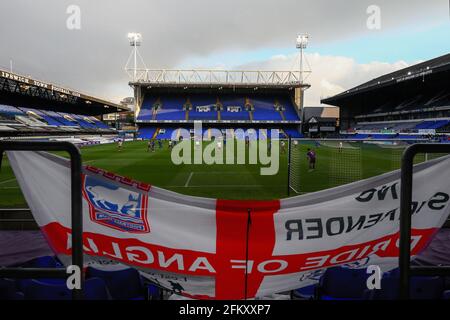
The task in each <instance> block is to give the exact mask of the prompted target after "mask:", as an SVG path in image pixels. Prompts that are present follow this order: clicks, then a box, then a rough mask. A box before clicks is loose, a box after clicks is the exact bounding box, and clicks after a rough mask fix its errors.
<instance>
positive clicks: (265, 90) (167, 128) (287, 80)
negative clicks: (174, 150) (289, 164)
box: [130, 70, 309, 139]
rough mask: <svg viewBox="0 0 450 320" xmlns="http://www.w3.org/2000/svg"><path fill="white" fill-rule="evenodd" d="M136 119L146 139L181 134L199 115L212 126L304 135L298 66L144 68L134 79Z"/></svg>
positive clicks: (302, 87)
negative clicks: (294, 69) (278, 68)
mask: <svg viewBox="0 0 450 320" xmlns="http://www.w3.org/2000/svg"><path fill="white" fill-rule="evenodd" d="M130 86H132V87H133V89H134V93H135V102H136V116H135V117H136V124H137V126H138V137H139V138H142V139H170V138H172V137H175V138H176V137H177V136H178V135H179V132H180V131H181V130H180V128H184V129H188V130H190V131H191V132H193V129H194V123H195V122H198V121H201V122H202V125H203V130H204V132H205V133H204V134H206V135H208V132H211V129H219V130H221V131H222V132H223V133H225V131H226V130H232V131H233V132H234V130H235V129H243V130H248V129H250V128H251V129H256V132H255V135H257V134H258V129H280V136H281V137H288V136H291V137H296V138H298V137H301V131H300V127H301V109H302V101H303V92H304V90H305V89H306V88H308V87H309V85H307V84H304V83H303V81H301V77H300V73H299V72H288V71H280V72H276V71H221V70H173V71H167V70H145V71H144V72H141V76H140V78H139V79H136V80H135V81H132V82H130Z"/></svg>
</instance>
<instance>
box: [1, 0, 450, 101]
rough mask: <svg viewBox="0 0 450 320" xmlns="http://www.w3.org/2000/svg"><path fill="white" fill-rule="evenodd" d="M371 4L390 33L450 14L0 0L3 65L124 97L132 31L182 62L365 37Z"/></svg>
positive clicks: (296, 1)
mask: <svg viewBox="0 0 450 320" xmlns="http://www.w3.org/2000/svg"><path fill="white" fill-rule="evenodd" d="M374 2H375V3H374ZM71 4H75V5H78V6H80V8H81V15H82V16H81V23H82V25H81V27H82V29H81V30H80V31H70V30H68V29H66V19H67V14H66V8H67V7H68V6H69V5H71ZM371 4H377V5H379V6H380V7H381V9H382V27H383V32H385V31H386V30H391V29H395V28H398V27H403V26H408V25H411V24H416V23H417V21H418V20H417V19H419V18H420V23H421V24H422V25H429V24H432V23H435V22H436V21H439V20H440V19H448V12H447V11H446V10H443V8H445V9H446V8H447V6H448V3H447V1H446V0H434V1H425V2H424V1H422V0H397V1H392V0H390V1H389V0H377V1H374V0H347V1H344V0H334V1H323V0H320V1H319V0H302V1H300V0H278V1H275V0H274V1H264V0H227V1H217V0H215V1H213V0H209V1H208V0H188V1H186V0H185V1H183V0H153V1H147V0H141V1H138V0H132V1H126V0H114V1H112V0H69V1H67V0H39V1H36V0H35V1H33V0H2V1H1V2H0V40H1V46H2V47H1V48H2V49H1V50H0V66H3V67H5V66H8V65H9V60H10V59H13V60H14V65H15V67H16V70H17V71H19V72H21V73H25V74H31V75H33V76H35V77H37V78H41V79H43V80H48V81H54V82H57V83H60V84H63V85H67V86H70V87H73V88H75V89H78V90H81V91H86V92H89V93H92V94H96V95H100V96H106V97H109V98H112V99H115V100H117V99H118V98H120V97H121V96H122V95H127V94H131V91H130V90H129V89H128V88H127V85H126V83H127V81H128V78H127V76H126V74H125V73H124V71H123V67H124V65H125V62H126V59H127V58H128V55H129V53H130V48H129V47H128V44H127V39H126V34H127V32H129V31H138V32H141V33H142V34H143V36H144V44H143V47H142V49H141V52H142V55H143V56H144V59H145V62H146V64H147V66H148V67H152V68H174V67H176V66H177V65H178V64H180V63H182V61H183V60H186V59H188V58H190V57H200V58H201V57H203V56H204V57H206V56H208V55H211V54H215V53H219V52H222V51H225V50H237V51H239V50H252V49H260V48H264V47H270V46H280V47H281V46H283V47H284V46H291V45H292V42H293V39H295V36H296V34H297V33H299V32H305V31H307V32H309V33H310V34H311V36H312V37H313V39H314V42H315V43H324V42H327V41H342V40H345V39H346V38H351V37H354V36H360V35H364V34H365V33H367V32H369V31H368V30H367V29H366V27H365V23H366V19H367V14H366V8H367V7H368V6H369V5H371ZM236 64H237V65H238V64H239V62H237V63H236ZM205 67H208V66H205ZM118 88H123V89H118Z"/></svg>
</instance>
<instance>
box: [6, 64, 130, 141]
mask: <svg viewBox="0 0 450 320" xmlns="http://www.w3.org/2000/svg"><path fill="white" fill-rule="evenodd" d="M0 71H1V72H0V93H1V94H0V137H2V138H4V137H6V138H8V137H10V136H12V135H13V136H14V137H17V136H21V137H27V136H29V137H33V136H36V135H44V136H52V135H58V136H61V135H63V136H64V135H84V134H86V133H91V134H92V133H100V134H117V133H116V131H115V129H113V128H111V127H109V126H108V125H107V124H105V123H104V122H102V121H101V120H99V119H98V118H96V117H98V116H100V115H103V114H107V113H112V112H119V111H126V109H124V108H123V107H122V106H120V105H117V104H114V103H111V102H108V101H105V100H102V99H98V98H95V97H92V96H87V95H84V94H82V93H79V92H75V91H72V90H69V89H65V88H62V87H59V86H57V85H54V84H51V83H44V82H42V81H37V80H34V79H32V78H29V77H25V76H20V75H17V74H13V73H11V72H8V71H3V70H0Z"/></svg>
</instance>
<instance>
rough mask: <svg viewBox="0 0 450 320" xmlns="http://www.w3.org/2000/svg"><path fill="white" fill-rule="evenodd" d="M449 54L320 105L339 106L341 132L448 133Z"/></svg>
mask: <svg viewBox="0 0 450 320" xmlns="http://www.w3.org/2000/svg"><path fill="white" fill-rule="evenodd" d="M449 88H450V54H446V55H443V56H441V57H437V58H435V59H431V60H428V61H425V62H422V63H419V64H416V65H413V66H411V67H408V68H404V69H402V70H399V71H396V72H392V73H389V74H386V75H383V76H381V77H378V78H376V79H373V80H371V81H368V82H366V83H364V84H361V85H359V86H357V87H354V88H352V89H349V90H347V91H345V92H342V93H340V94H338V95H336V96H333V97H330V98H326V99H323V100H322V103H326V104H331V105H334V106H338V107H340V112H341V121H340V123H341V128H340V129H341V132H342V131H356V132H358V133H381V132H391V133H397V134H401V133H412V134H417V135H424V136H426V135H430V134H432V135H434V134H437V133H450V126H448V125H449V122H450V89H449Z"/></svg>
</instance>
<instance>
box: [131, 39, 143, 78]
mask: <svg viewBox="0 0 450 320" xmlns="http://www.w3.org/2000/svg"><path fill="white" fill-rule="evenodd" d="M128 40H129V41H130V46H131V47H133V53H132V54H133V56H134V66H133V80H134V81H136V79H137V68H138V65H137V57H138V54H139V53H138V47H140V46H141V42H142V35H141V34H140V33H136V32H130V33H128Z"/></svg>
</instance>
